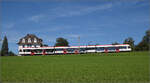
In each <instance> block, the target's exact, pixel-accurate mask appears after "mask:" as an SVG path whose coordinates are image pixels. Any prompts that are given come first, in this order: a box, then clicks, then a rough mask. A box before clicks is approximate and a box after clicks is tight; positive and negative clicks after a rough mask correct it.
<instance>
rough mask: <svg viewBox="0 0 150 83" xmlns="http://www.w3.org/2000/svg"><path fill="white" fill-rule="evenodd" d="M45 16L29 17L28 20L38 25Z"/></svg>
mask: <svg viewBox="0 0 150 83" xmlns="http://www.w3.org/2000/svg"><path fill="white" fill-rule="evenodd" d="M44 17H45V16H44V15H43V14H39V15H34V16H31V17H30V18H29V20H31V21H33V22H36V23H38V22H39V21H40V20H41V19H43V18H44Z"/></svg>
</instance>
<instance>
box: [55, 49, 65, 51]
mask: <svg viewBox="0 0 150 83" xmlns="http://www.w3.org/2000/svg"><path fill="white" fill-rule="evenodd" d="M63 50H64V49H56V51H63Z"/></svg>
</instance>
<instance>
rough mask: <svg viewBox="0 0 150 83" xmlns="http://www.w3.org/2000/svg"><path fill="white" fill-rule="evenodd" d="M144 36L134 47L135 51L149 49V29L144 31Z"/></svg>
mask: <svg viewBox="0 0 150 83" xmlns="http://www.w3.org/2000/svg"><path fill="white" fill-rule="evenodd" d="M145 34H146V35H145V36H144V37H143V39H142V41H141V42H140V43H139V44H138V45H137V46H136V47H135V50H136V51H148V50H150V29H149V30H147V31H146V32H145Z"/></svg>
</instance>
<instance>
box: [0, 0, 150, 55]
mask: <svg viewBox="0 0 150 83" xmlns="http://www.w3.org/2000/svg"><path fill="white" fill-rule="evenodd" d="M0 5H1V7H0V8H1V15H0V16H1V22H0V24H1V27H2V28H1V31H2V35H1V37H2V38H3V37H4V35H6V36H7V38H8V42H9V49H10V50H11V51H13V52H15V53H17V49H18V45H17V44H16V43H17V42H18V41H19V39H20V38H22V37H24V36H25V35H26V34H28V33H29V34H35V35H37V36H38V37H40V38H42V39H43V41H44V43H45V44H48V45H49V46H52V45H54V44H55V41H56V38H58V37H63V38H66V39H67V40H68V41H69V43H70V45H78V39H77V38H78V36H80V45H87V44H88V43H89V42H90V41H92V42H90V43H91V44H97V43H99V44H111V43H113V42H118V43H123V41H124V39H125V38H127V37H132V38H133V39H134V40H135V44H138V43H139V42H140V41H141V39H142V37H143V36H144V35H145V31H146V30H148V29H149V28H150V2H149V0H101V1H96V0H88V1H86V2H85V1H81V0H77V1H75V0H63V1H61V2H59V1H58V0H53V1H52V0H49V1H42V0H38V1H37V2H35V1H29V0H27V1H2V2H1V3H0Z"/></svg>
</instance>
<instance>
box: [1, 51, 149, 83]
mask: <svg viewBox="0 0 150 83" xmlns="http://www.w3.org/2000/svg"><path fill="white" fill-rule="evenodd" d="M0 59H1V73H0V74H1V80H2V82H10V83H11V82H31V83H33V82H48V83H148V82H149V81H150V76H149V75H150V71H149V69H150V68H149V63H150V61H149V60H150V57H149V54H148V52H125V53H108V54H105V53H95V54H82V55H55V56H8V57H1V58H0Z"/></svg>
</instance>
